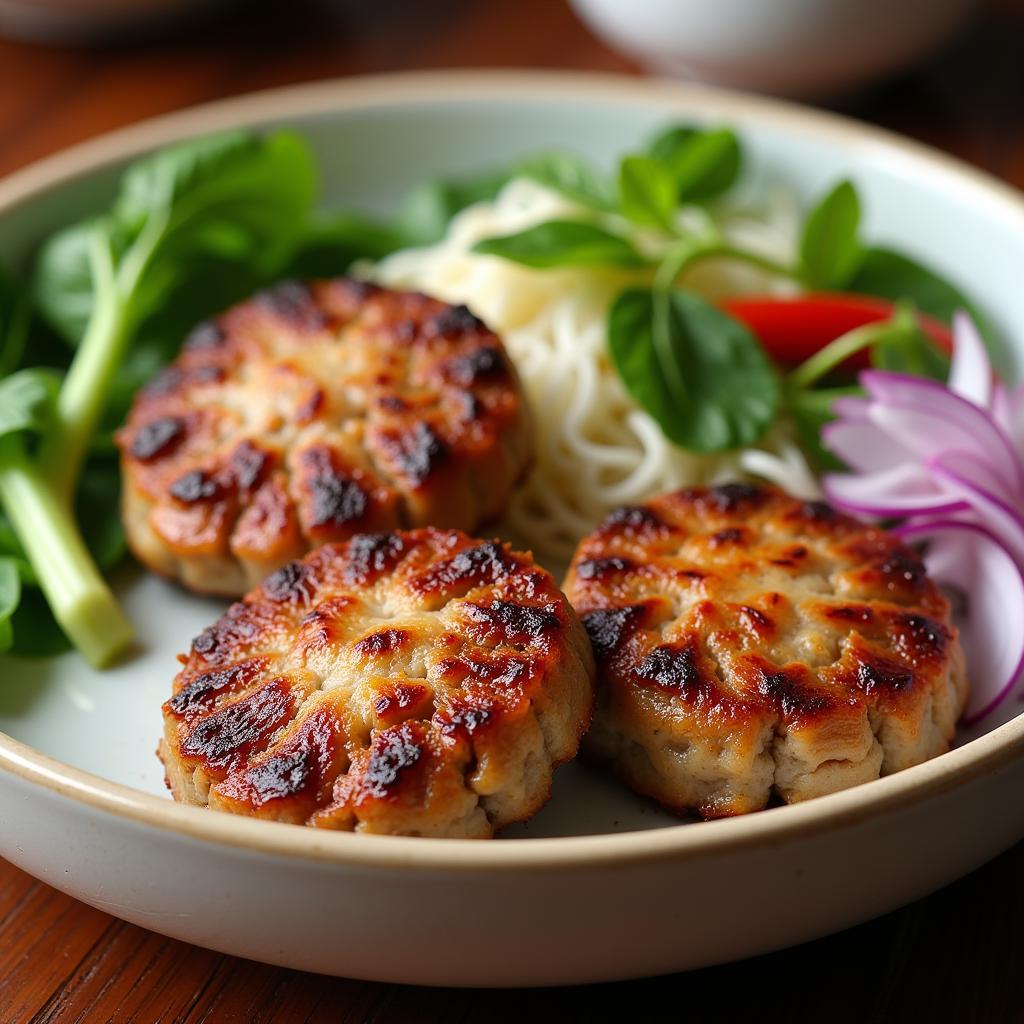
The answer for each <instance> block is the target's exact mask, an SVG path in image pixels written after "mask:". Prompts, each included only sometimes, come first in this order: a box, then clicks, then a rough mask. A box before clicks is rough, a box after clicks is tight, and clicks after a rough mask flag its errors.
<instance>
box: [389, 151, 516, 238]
mask: <svg viewBox="0 0 1024 1024" xmlns="http://www.w3.org/2000/svg"><path fill="white" fill-rule="evenodd" d="M510 177H512V172H511V171H510V170H508V169H505V170H497V171H488V172H486V173H484V174H481V175H480V176H479V177H478V178H475V179H472V180H461V181H441V180H439V179H434V180H431V181H425V182H424V183H423V184H422V185H420V186H418V187H417V188H415V189H413V191H412V192H410V193H409V195H408V196H406V198H405V200H404V201H403V202H402V205H401V207H400V209H399V212H398V217H397V218H396V220H395V223H394V225H393V226H392V229H393V230H394V231H395V232H396V233H397V235H398V237H400V238H401V239H402V240H403V244H404V245H433V244H434V243H435V242H439V241H440V240H441V239H442V238H444V235H445V232H446V231H447V230H448V225H449V224H450V223H451V219H452V217H454V216H455V215H456V214H457V213H459V212H460V211H462V210H464V209H465V208H466V207H467V206H472V205H473V204H474V203H479V202H482V201H483V200H485V199H493V198H494V197H495V196H496V195H497V194H498V193H499V192H500V191H501V189H502V186H504V185H505V184H506V183H507V182H508V180H509V178H510Z"/></svg>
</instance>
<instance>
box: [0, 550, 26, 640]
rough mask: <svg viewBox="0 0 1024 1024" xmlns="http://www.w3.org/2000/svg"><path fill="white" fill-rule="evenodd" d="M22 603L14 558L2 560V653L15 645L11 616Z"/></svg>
mask: <svg viewBox="0 0 1024 1024" xmlns="http://www.w3.org/2000/svg"><path fill="white" fill-rule="evenodd" d="M20 601H21V576H20V574H19V573H18V565H17V563H16V562H15V561H14V559H13V558H0V652H3V651H9V650H10V649H11V647H12V646H13V645H14V629H13V628H12V626H11V616H12V615H13V614H14V612H15V609H16V608H17V607H18V604H19V602H20Z"/></svg>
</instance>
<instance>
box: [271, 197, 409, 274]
mask: <svg viewBox="0 0 1024 1024" xmlns="http://www.w3.org/2000/svg"><path fill="white" fill-rule="evenodd" d="M405 244H406V239H405V238H404V237H403V236H402V235H401V233H400V232H399V231H398V230H397V229H396V228H393V227H390V226H389V225H386V224H380V223H377V222H376V221H372V220H368V219H366V218H365V217H358V216H356V215H354V214H347V213H340V214H334V215H333V216H330V217H325V218H323V219H321V220H319V221H316V222H314V224H313V225H312V226H311V227H310V230H309V232H308V234H307V235H306V237H305V238H304V239H303V240H302V243H301V245H300V247H299V250H298V252H297V253H296V254H295V256H293V257H292V260H291V262H290V263H289V265H288V271H287V273H288V276H289V277H294V278H297V279H300V280H305V279H308V278H314V277H336V276H337V275H338V274H342V273H344V272H345V271H346V270H348V268H349V267H350V266H351V265H352V264H353V263H354V262H355V261H356V260H363V259H365V260H381V259H383V258H384V257H385V256H387V255H389V254H390V253H392V252H394V251H395V250H396V249H401V248H402V247H403V246H404V245H405Z"/></svg>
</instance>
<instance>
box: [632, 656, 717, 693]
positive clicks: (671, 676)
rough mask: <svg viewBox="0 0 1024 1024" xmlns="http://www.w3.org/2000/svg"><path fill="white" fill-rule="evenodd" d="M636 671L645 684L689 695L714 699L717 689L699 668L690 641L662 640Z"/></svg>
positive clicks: (637, 677)
mask: <svg viewBox="0 0 1024 1024" xmlns="http://www.w3.org/2000/svg"><path fill="white" fill-rule="evenodd" d="M633 672H634V677H635V678H636V680H637V681H638V682H639V683H641V685H646V686H658V687H660V688H661V689H662V690H667V691H669V692H672V693H678V694H681V695H684V696H686V697H688V698H699V699H701V700H705V701H706V700H710V699H711V698H712V696H713V694H714V691H715V687H714V685H713V684H712V682H711V681H710V680H709V679H708V678H707V677H706V676H705V675H704V674H703V673H702V672H701V671H700V669H699V668H698V666H697V658H696V656H695V654H694V651H693V648H692V647H691V646H689V645H687V646H685V647H679V646H675V645H671V644H660V645H659V646H657V647H654V648H652V649H651V651H649V652H648V654H647V655H646V656H645V657H644V658H643V660H642V661H641V662H640V663H639V664H638V665H637V666H636V668H635V669H634V670H633Z"/></svg>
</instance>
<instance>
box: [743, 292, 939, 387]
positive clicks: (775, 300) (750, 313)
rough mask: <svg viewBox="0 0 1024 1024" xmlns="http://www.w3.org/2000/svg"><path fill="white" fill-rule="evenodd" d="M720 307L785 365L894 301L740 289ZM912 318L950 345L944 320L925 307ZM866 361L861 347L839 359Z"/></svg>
mask: <svg viewBox="0 0 1024 1024" xmlns="http://www.w3.org/2000/svg"><path fill="white" fill-rule="evenodd" d="M723 308H724V310H725V311H726V312H727V313H728V314H729V315H730V316H734V317H735V318H736V319H737V320H739V321H741V322H742V323H744V324H746V325H747V327H749V328H750V330H751V331H753V333H754V336H755V337H756V338H757V339H758V340H759V341H760V342H761V344H762V345H763V346H764V348H765V351H767V352H768V354H769V355H770V356H772V358H774V359H775V360H776V361H778V362H780V363H782V364H783V365H785V366H798V365H799V364H800V363H802V362H804V360H805V359H809V358H810V357H811V356H813V355H814V353H815V352H817V351H819V350H820V349H822V348H824V347H825V346H826V345H827V344H828V343H829V342H830V341H835V339H836V338H838V337H840V335H843V334H846V332H847V331H852V330H853V329H854V328H856V327H862V326H863V325H864V324H871V323H876V322H878V321H879V320H888V319H889V318H890V317H891V316H892V315H893V311H894V309H895V304H894V303H892V302H890V301H889V300H887V299H879V298H875V297H874V296H870V295H852V294H844V293H839V292H836V293H830V292H817V293H810V294H807V295H794V296H792V297H785V298H783V297H780V296H776V295H753V296H747V295H745V296H742V297H741V298H735V299H729V300H727V301H726V302H725V303H723ZM918 322H919V323H920V325H921V329H922V330H923V331H924V332H925V333H926V334H927V335H928V336H929V337H930V338H931V339H932V341H934V342H935V344H936V345H937V346H938V347H939V348H940V349H942V351H943V352H952V351H953V336H952V334H951V333H950V330H949V328H948V327H947V326H946V325H945V324H944V323H942V322H941V321H939V320H936V319H935V318H934V317H931V316H928V315H927V314H926V313H918ZM868 364H869V355H868V352H867V350H865V351H863V352H858V353H857V354H856V355H855V356H853V357H851V358H850V359H849V360H847V362H846V363H845V364H844V365H845V366H846V367H847V368H848V369H851V370H857V369H863V368H864V367H866V366H867V365H868Z"/></svg>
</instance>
